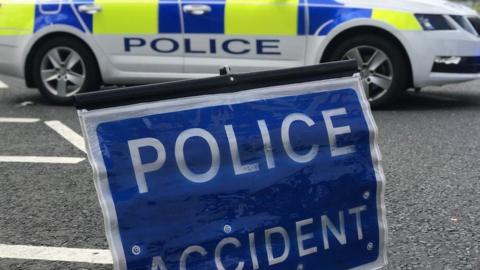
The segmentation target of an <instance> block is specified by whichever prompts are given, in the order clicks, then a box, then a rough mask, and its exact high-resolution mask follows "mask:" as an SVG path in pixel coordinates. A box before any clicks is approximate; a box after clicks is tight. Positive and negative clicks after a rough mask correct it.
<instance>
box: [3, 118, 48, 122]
mask: <svg viewBox="0 0 480 270" xmlns="http://www.w3.org/2000/svg"><path fill="white" fill-rule="evenodd" d="M38 121H40V119H38V118H13V117H0V123H36V122H38Z"/></svg>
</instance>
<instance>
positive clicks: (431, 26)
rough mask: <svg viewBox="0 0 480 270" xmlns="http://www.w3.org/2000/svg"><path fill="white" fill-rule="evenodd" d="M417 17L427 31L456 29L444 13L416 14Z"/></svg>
mask: <svg viewBox="0 0 480 270" xmlns="http://www.w3.org/2000/svg"><path fill="white" fill-rule="evenodd" d="M415 17H416V18H417V20H418V22H419V23H420V25H421V26H422V28H423V30H425V31H433V30H453V29H455V28H454V27H453V26H452V25H450V23H448V21H447V19H446V18H445V17H444V16H443V15H437V14H415Z"/></svg>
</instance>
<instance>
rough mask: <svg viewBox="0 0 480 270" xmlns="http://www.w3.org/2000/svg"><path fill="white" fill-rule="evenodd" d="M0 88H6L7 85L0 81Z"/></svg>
mask: <svg viewBox="0 0 480 270" xmlns="http://www.w3.org/2000/svg"><path fill="white" fill-rule="evenodd" d="M0 88H8V85H6V84H5V83H4V82H2V81H0Z"/></svg>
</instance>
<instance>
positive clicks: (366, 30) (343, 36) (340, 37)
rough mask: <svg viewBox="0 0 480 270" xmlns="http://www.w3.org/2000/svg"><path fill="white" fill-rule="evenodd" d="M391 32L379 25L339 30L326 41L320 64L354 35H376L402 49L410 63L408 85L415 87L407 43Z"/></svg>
mask: <svg viewBox="0 0 480 270" xmlns="http://www.w3.org/2000/svg"><path fill="white" fill-rule="evenodd" d="M389 30H390V29H389ZM389 30H387V29H385V28H383V27H380V26H378V25H357V26H352V27H348V28H344V29H341V30H337V33H334V35H332V36H331V37H330V39H329V40H327V41H326V46H325V47H324V49H323V50H322V52H321V53H320V57H319V61H320V62H325V61H327V59H328V56H329V55H330V54H331V53H332V51H333V50H334V48H335V47H336V46H337V45H338V44H339V43H341V42H344V41H345V40H347V39H348V38H350V37H352V36H354V35H362V34H376V35H379V36H381V37H383V38H385V39H387V40H389V41H391V42H392V43H394V44H395V45H396V46H398V48H400V49H401V53H402V54H403V55H404V56H405V59H406V60H407V62H408V66H407V68H408V78H409V82H408V85H409V86H411V87H413V85H414V83H413V80H414V74H413V68H412V61H411V59H410V55H409V53H408V50H407V47H406V46H405V43H403V42H402V41H401V38H400V37H398V36H397V35H394V34H393V33H392V31H389Z"/></svg>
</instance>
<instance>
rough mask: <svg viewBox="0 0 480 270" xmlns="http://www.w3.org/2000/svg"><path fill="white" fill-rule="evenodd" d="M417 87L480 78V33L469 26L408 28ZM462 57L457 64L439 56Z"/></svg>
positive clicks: (414, 79)
mask: <svg viewBox="0 0 480 270" xmlns="http://www.w3.org/2000/svg"><path fill="white" fill-rule="evenodd" d="M404 36H405V37H406V40H407V44H408V45H406V47H407V51H408V53H409V56H410V61H411V64H412V73H413V84H414V87H424V86H429V85H444V84H449V83H457V82H463V81H469V80H476V79H480V37H479V36H476V35H473V34H471V33H468V32H466V31H465V30H462V29H459V30H451V31H422V32H404ZM456 56H458V57H462V59H461V61H460V62H459V63H457V64H453V63H448V64H444V63H436V62H435V60H436V58H437V57H456Z"/></svg>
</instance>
